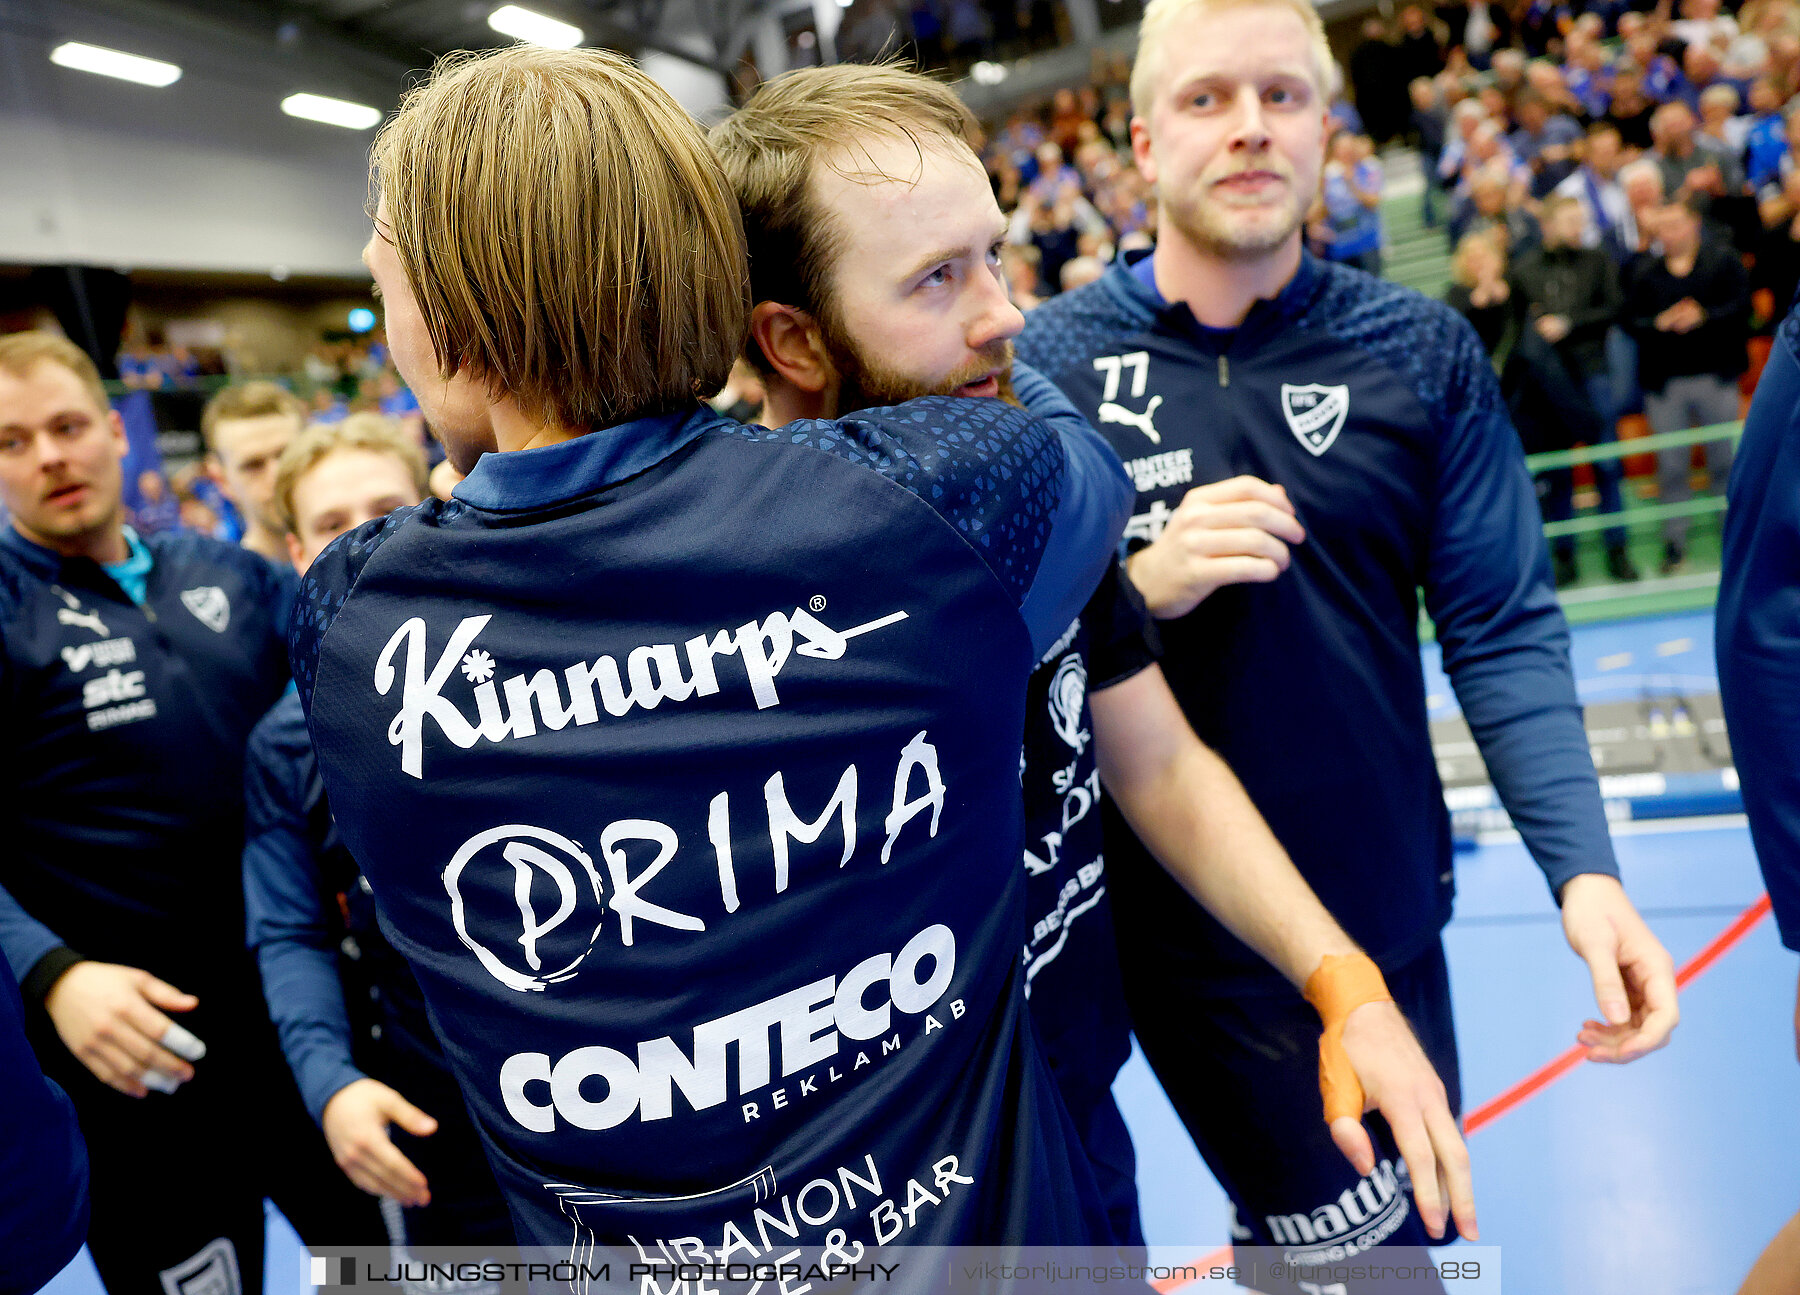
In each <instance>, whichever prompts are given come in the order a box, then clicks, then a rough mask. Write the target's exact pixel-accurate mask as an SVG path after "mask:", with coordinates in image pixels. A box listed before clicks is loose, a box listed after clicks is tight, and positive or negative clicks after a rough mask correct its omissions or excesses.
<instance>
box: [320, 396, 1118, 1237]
mask: <svg viewBox="0 0 1800 1295" xmlns="http://www.w3.org/2000/svg"><path fill="white" fill-rule="evenodd" d="M1128 511H1129V489H1128V486H1127V485H1126V483H1125V481H1124V480H1123V478H1122V476H1121V475H1120V473H1119V469H1118V465H1117V461H1116V460H1115V459H1113V457H1112V456H1111V454H1110V452H1109V451H1107V449H1106V447H1105V446H1104V444H1103V443H1102V442H1100V441H1099V439H1098V438H1097V437H1095V436H1094V434H1093V432H1092V430H1091V429H1089V428H1087V427H1086V425H1085V423H1083V421H1082V420H1081V419H1080V417H1079V416H1078V415H1075V414H1074V411H1073V410H1072V409H1068V408H1067V406H1066V403H1065V404H1064V405H1063V408H1062V410H1061V412H1059V413H1058V414H1057V415H1056V416H1055V417H1054V418H1052V419H1051V420H1050V421H1049V422H1040V421H1038V420H1036V419H1034V418H1032V417H1031V416H1029V415H1027V414H1024V413H1022V412H1020V411H1019V410H1016V409H1013V408H1011V407H1010V406H1007V405H1004V404H1002V403H1000V402H997V401H982V400H960V399H952V398H930V399H925V400H920V401H915V402H911V403H909V404H907V405H903V406H900V407H898V408H895V409H891V410H869V411H865V412H863V413H861V414H858V415H857V416H855V417H854V418H849V419H845V420H841V421H839V422H836V423H830V422H802V423H795V424H791V425H789V426H787V427H785V428H782V429H779V430H777V431H765V430H763V429H760V428H747V427H743V426H741V425H739V424H736V423H733V422H730V421H729V420H726V419H723V418H721V417H719V416H718V415H715V414H712V413H711V412H710V411H703V412H697V413H695V414H693V415H691V416H687V417H682V416H673V417H664V418H656V419H646V420H642V421H639V422H636V423H631V424H627V425H625V426H623V427H616V428H611V429H606V430H604V431H599V432H594V433H591V434H589V435H586V436H583V437H580V438H578V439H576V440H573V441H570V442H567V443H564V444H560V445H554V446H550V447H545V448H542V449H535V450H529V451H521V452H517V453H509V454H498V455H488V456H486V457H484V458H483V459H482V460H481V461H480V463H479V464H478V465H477V466H476V469H475V471H474V472H473V473H472V474H471V475H470V477H469V479H468V480H467V481H465V482H463V483H462V485H461V486H459V487H458V488H457V498H456V499H455V500H453V501H452V502H450V503H448V504H445V503H439V502H436V501H433V502H428V503H426V504H424V505H422V506H421V507H420V508H418V509H416V510H403V511H402V512H400V513H396V514H394V515H393V516H392V517H391V518H389V519H387V520H386V521H384V522H381V523H374V524H371V525H369V526H366V527H363V528H360V529H359V530H357V531H354V532H352V533H351V534H349V535H347V536H345V537H343V538H342V539H340V540H339V541H337V542H336V543H335V544H334V545H333V546H332V547H331V548H330V549H328V550H327V551H326V553H325V554H324V555H323V556H322V557H321V558H320V559H319V560H318V562H316V563H315V564H314V565H313V567H312V569H311V570H310V571H309V572H308V573H307V576H306V578H305V580H304V582H303V588H302V607H301V609H300V615H299V617H298V618H297V626H296V632H295V641H294V645H293V661H294V665H295V670H296V675H295V677H296V680H297V682H298V683H299V685H300V691H301V696H302V699H303V700H305V701H307V703H308V721H309V725H310V728H311V731H312V736H313V742H314V749H315V751H316V752H317V753H318V759H319V767H320V770H321V772H322V773H323V775H324V779H325V784H326V788H327V791H328V793H329V795H330V797H331V803H332V806H333V809H334V811H335V813H336V815H337V818H338V822H339V825H340V828H341V830H342V831H343V834H344V839H345V842H346V844H347V845H348V846H349V848H350V850H351V853H352V854H353V855H354V856H355V858H356V859H357V860H358V861H359V862H360V863H361V864H362V865H363V868H364V871H365V875H366V876H367V877H368V878H369V880H370V882H371V884H372V886H373V889H374V894H375V899H376V904H377V908H378V911H379V913H380V916H381V920H382V925H383V928H384V930H386V931H387V933H388V935H389V937H390V939H391V940H392V942H393V944H394V946H395V947H396V948H397V949H399V950H400V952H401V953H402V954H403V955H404V956H405V957H406V959H407V960H408V962H409V963H411V964H412V966H413V969H414V971H415V972H416V973H417V975H418V979H419V984H420V987H421V988H422V990H423V991H424V994H425V998H426V1002H427V1004H428V1006H429V1008H430V1011H431V1013H432V1017H433V1023H434V1024H435V1025H436V1027H437V1030H438V1034H439V1036H440V1037H441V1038H442V1039H443V1041H444V1046H445V1053H446V1056H447V1057H448V1059H449V1061H450V1063H451V1067H452V1069H453V1070H454V1072H455V1073H456V1075H457V1078H458V1080H459V1082H460V1083H461V1084H462V1086H463V1091H464V1095H465V1097H466V1098H467V1100H468V1103H469V1107H470V1110H471V1112H472V1113H473V1115H474V1117H475V1121H476V1124H477V1126H478V1127H479V1128H480V1130H481V1131H482V1134H483V1137H484V1139H485V1141H486V1142H487V1145H488V1148H489V1152H490V1156H491V1158H492V1159H493V1162H494V1166H495V1170H496V1174H497V1176H498V1178H499V1180H500V1185H501V1189H502V1191H503V1192H504V1193H505V1194H506V1196H507V1198H508V1203H509V1205H510V1206H511V1208H512V1211H513V1216H514V1221H515V1223H516V1225H517V1230H518V1233H519V1238H520V1240H521V1241H522V1242H525V1243H527V1244H540V1245H553V1246H558V1247H567V1246H569V1245H570V1244H571V1243H572V1242H573V1243H574V1244H576V1245H577V1246H582V1245H585V1244H589V1243H592V1242H595V1241H599V1242H603V1243H606V1242H611V1243H620V1244H631V1243H635V1244H637V1245H638V1246H640V1247H642V1248H643V1249H644V1251H645V1252H646V1253H649V1254H656V1253H658V1251H659V1249H662V1250H664V1251H665V1252H671V1251H672V1250H673V1249H674V1248H675V1245H676V1243H677V1242H682V1243H683V1245H684V1246H685V1245H686V1241H685V1240H684V1239H688V1238H698V1239H699V1240H698V1242H697V1243H696V1244H698V1245H700V1246H703V1247H704V1248H705V1249H706V1250H708V1251H711V1252H712V1253H713V1254H714V1255H715V1256H716V1257H719V1258H722V1259H727V1260H742V1259H744V1258H746V1257H750V1256H759V1255H763V1254H766V1253H769V1252H771V1251H778V1250H779V1249H780V1248H783V1247H787V1246H791V1245H794V1244H819V1245H838V1246H840V1247H846V1246H847V1247H849V1249H850V1251H852V1252H856V1253H860V1249H859V1248H860V1247H864V1246H868V1245H875V1244H887V1243H890V1242H892V1243H908V1244H948V1243H966V1242H974V1241H981V1240H993V1241H998V1240H1003V1239H1004V1240H1014V1241H1024V1242H1044V1243H1047V1242H1051V1241H1071V1242H1084V1241H1088V1240H1104V1239H1105V1237H1106V1230H1105V1229H1106V1224H1105V1222H1104V1220H1103V1219H1102V1218H1101V1217H1100V1214H1099V1210H1098V1203H1097V1200H1096V1199H1095V1191H1094V1187H1093V1183H1092V1179H1091V1175H1088V1174H1087V1173H1086V1172H1085V1167H1084V1166H1083V1165H1082V1164H1081V1162H1080V1160H1079V1157H1078V1156H1077V1155H1076V1154H1074V1153H1073V1152H1072V1151H1071V1148H1070V1146H1069V1138H1070V1135H1069V1133H1068V1132H1067V1116H1066V1115H1065V1114H1064V1112H1063V1110H1062V1108H1061V1105H1060V1103H1058V1102H1057V1100H1056V1098H1055V1095H1054V1085H1053V1081H1052V1080H1051V1079H1050V1076H1049V1074H1048V1071H1047V1069H1046V1068H1045V1066H1044V1064H1043V1061H1042V1058H1041V1056H1040V1054H1039V1053H1038V1051H1037V1048H1036V1046H1035V1043H1034V1040H1033V1038H1032V1036H1031V1033H1030V1031H1029V1029H1027V1028H1025V1027H1024V1020H1023V1012H1024V1010H1025V1006H1024V997H1023V993H1022V982H1023V969H1022V967H1021V965H1020V962H1019V959H1018V956H1017V953H1018V938H1019V932H1020V931H1021V930H1022V929H1023V928H1024V925H1025V913H1024V877H1023V872H1022V870H1021V869H1020V868H1019V867H1018V864H1017V861H1018V859H1019V857H1020V856H1019V851H1020V848H1021V842H1022V838H1023V822H1022V814H1021V807H1020V797H1019V789H1018V782H1017V779H1018V755H1019V750H1020V742H1021V739H1022V730H1023V709H1024V698H1025V685H1026V681H1027V678H1028V676H1029V674H1030V671H1031V667H1032V664H1033V662H1035V661H1036V659H1037V658H1038V656H1040V655H1041V654H1042V653H1043V652H1044V651H1045V650H1046V649H1047V648H1048V647H1049V645H1050V644H1051V643H1052V642H1053V641H1054V640H1055V638H1056V637H1057V636H1058V635H1059V634H1060V633H1061V631H1062V629H1063V628H1064V627H1065V626H1066V625H1067V624H1068V623H1069V621H1070V620H1071V619H1072V618H1073V616H1074V615H1075V613H1076V611H1078V610H1079V608H1080V606H1081V604H1082V602H1084V601H1085V599H1086V598H1087V596H1088V594H1089V593H1090V592H1091V590H1092V589H1093V587H1094V585H1095V583H1096V582H1097V581H1098V579H1099V576H1100V574H1101V573H1102V571H1103V570H1104V569H1105V567H1106V566H1107V565H1108V564H1109V562H1110V560H1111V546H1112V545H1113V544H1114V543H1115V542H1116V540H1117V537H1118V534H1119V532H1120V530H1121V529H1122V527H1123V524H1124V521H1125V517H1126V514H1127V512H1128Z"/></svg>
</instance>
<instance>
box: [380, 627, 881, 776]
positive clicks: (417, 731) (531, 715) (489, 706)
mask: <svg viewBox="0 0 1800 1295" xmlns="http://www.w3.org/2000/svg"><path fill="white" fill-rule="evenodd" d="M824 610H825V599H824V597H823V596H822V595H815V596H814V597H813V598H811V599H810V600H808V603H807V606H806V607H805V608H801V607H796V608H794V610H793V611H792V612H790V613H783V612H771V613H770V614H769V615H768V616H766V617H764V618H763V619H762V620H760V621H754V620H753V621H748V622H746V623H744V624H742V625H740V626H738V627H737V629H736V630H719V631H718V632H717V633H714V634H711V635H708V634H698V635H696V636H695V637H693V638H691V639H689V640H688V641H687V642H686V643H684V644H680V645H677V644H674V643H652V644H647V645H645V646H643V647H636V648H633V649H631V651H630V653H629V654H627V656H626V658H625V667H624V669H623V670H622V671H621V670H620V668H619V662H618V660H617V659H616V658H614V657H610V656H602V657H599V658H597V659H595V660H594V661H591V662H590V661H577V662H575V663H574V664H573V665H570V666H567V667H565V668H563V670H562V672H561V679H562V682H561V683H560V684H559V683H558V682H557V680H558V675H557V673H556V672H555V671H553V670H550V669H540V670H537V671H534V672H530V673H526V672H521V673H519V674H515V675H512V676H511V677H509V678H507V679H506V680H504V681H503V682H502V681H497V680H495V678H494V675H495V673H496V669H497V667H496V664H495V661H494V657H493V655H492V654H491V653H489V652H488V651H486V650H485V649H482V648H478V647H476V646H475V640H476V639H477V638H478V637H480V635H481V632H482V630H484V629H486V628H487V624H488V622H489V621H490V620H492V619H493V617H492V616H465V617H463V619H462V620H461V621H460V622H458V623H457V626H456V629H455V630H453V631H452V632H451V634H450V639H449V642H447V643H446V644H445V645H444V648H443V651H441V652H440V653H439V654H438V657H437V660H436V661H435V662H434V663H432V665H431V666H430V669H429V672H427V668H426V651H427V649H426V646H425V645H426V639H427V636H428V634H429V630H428V629H427V627H426V625H425V622H424V621H423V620H422V619H420V618H419V617H417V616H415V617H413V618H412V619H411V620H409V621H407V622H406V623H405V624H403V625H402V626H401V627H400V628H399V629H397V630H395V631H394V634H393V637H392V638H390V639H388V641H387V646H386V647H384V648H383V649H382V650H381V656H380V657H379V658H377V660H376V662H375V691H376V692H378V693H380V694H381V695H382V696H383V697H385V696H387V694H388V693H389V692H390V691H391V690H392V689H393V687H394V683H395V680H396V679H398V680H400V681H401V692H400V713H399V714H397V715H395V716H394V719H393V722H392V723H391V724H390V725H389V726H388V741H389V742H390V743H392V744H393V745H394V746H397V747H399V748H400V768H401V770H402V771H404V772H406V773H409V774H411V775H412V776H413V777H415V778H423V777H424V776H425V753H424V739H425V721H426V720H427V719H430V720H431V721H432V722H433V723H435V724H436V725H437V727H438V731H439V732H441V733H442V734H443V735H444V736H445V737H447V738H449V739H450V741H451V742H452V743H454V744H455V745H456V746H458V747H461V748H462V749H464V750H467V749H468V748H470V747H472V746H474V745H475V743H477V742H479V741H481V740H483V739H485V740H487V741H489V742H504V741H507V740H509V739H517V738H528V737H532V736H535V735H536V733H537V732H538V727H539V726H540V725H542V726H543V727H544V728H547V729H561V728H565V727H567V726H568V725H569V724H575V725H577V726H580V725H585V724H597V723H599V721H600V711H601V709H604V710H605V711H606V713H607V714H608V715H612V716H615V717H616V716H621V715H624V714H626V713H627V712H629V711H630V710H631V709H632V708H633V707H634V706H635V707H642V708H643V709H645V710H654V709H656V707H657V706H659V705H661V704H662V703H663V702H665V701H667V702H683V701H687V700H688V699H690V698H693V697H711V696H713V695H714V694H716V693H717V692H719V690H720V683H719V675H718V669H717V662H718V661H719V660H720V659H722V658H726V657H734V656H735V657H737V658H738V661H739V663H740V665H741V667H742V669H743V672H744V677H745V680H746V681H747V682H748V683H749V685H750V695H751V696H752V697H753V698H754V699H755V701H756V706H757V709H758V710H766V709H767V708H768V707H770V706H779V705H780V704H781V695H780V693H779V692H778V691H777V690H776V687H775V680H776V678H777V676H779V675H780V674H781V671H782V668H783V667H784V666H786V665H787V664H788V661H789V659H790V657H791V656H792V655H793V654H795V653H798V654H799V655H800V656H804V657H814V658H816V659H819V660H823V661H836V660H838V659H839V658H841V657H842V656H843V655H844V652H845V650H846V649H847V648H848V646H849V642H850V640H851V639H853V638H856V637H858V636H859V635H863V634H868V633H870V632H872V631H874V630H878V629H881V628H883V627H885V626H888V625H892V624H894V623H896V622H898V621H903V620H905V619H906V613H905V612H893V613H891V614H889V615H887V616H882V617H879V618H877V619H876V620H872V621H866V622H864V623H863V624H861V625H856V626H852V627H851V628H850V629H847V630H835V629H832V628H831V626H829V625H827V624H825V622H823V621H822V620H820V619H819V618H818V613H820V612H822V611H824ZM402 649H404V650H405V659H404V662H403V663H402V664H401V666H400V667H399V669H398V670H396V668H395V664H394V658H395V656H396V655H398V654H399V653H400V652H401V650H402ZM459 664H460V665H461V667H462V671H461V672H462V675H463V678H465V679H466V680H468V681H469V683H471V684H472V685H474V687H473V691H472V700H473V701H474V703H475V718H474V720H473V721H471V720H470V719H469V718H468V717H467V716H466V715H464V714H463V711H462V710H461V709H460V708H459V707H458V706H457V704H456V703H455V702H453V701H451V700H450V699H449V698H448V697H446V696H444V695H443V694H444V690H445V689H446V688H447V687H449V686H451V683H452V678H453V676H454V675H455V674H456V672H457V666H458V665H459ZM565 687H566V688H567V700H564V692H563V690H564V688H565ZM596 694H598V696H597V697H596ZM502 696H504V697H505V698H506V706H505V712H504V713H502V710H501V702H500V699H501V697H502Z"/></svg>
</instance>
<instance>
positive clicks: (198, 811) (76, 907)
mask: <svg viewBox="0 0 1800 1295" xmlns="http://www.w3.org/2000/svg"><path fill="white" fill-rule="evenodd" d="M144 543H145V544H146V546H147V547H148V548H149V551H150V554H151V559H152V566H151V569H150V573H149V576H148V578H147V583H146V595H145V603H144V605H143V606H141V607H140V606H138V605H137V604H136V603H134V602H132V601H131V599H130V598H128V597H127V596H126V594H125V592H124V590H122V589H120V588H119V586H118V584H117V583H116V582H115V581H114V580H113V579H112V578H111V577H110V576H108V575H107V574H106V572H105V571H104V570H103V569H102V568H101V567H100V566H99V565H97V564H96V563H94V562H92V561H89V560H88V559H85V558H63V557H60V556H58V555H57V554H55V553H53V552H51V551H50V550H48V549H45V548H42V547H40V546H38V545H36V544H33V543H31V542H30V541H28V540H26V539H25V538H23V537H22V536H20V535H19V534H18V533H17V532H16V531H15V530H13V528H11V527H10V526H8V527H4V528H0V731H4V732H5V734H6V741H5V750H4V755H3V756H0V759H4V761H5V776H4V777H0V817H3V818H4V820H5V822H6V824H7V836H8V844H7V849H6V852H5V855H4V857H3V858H0V951H4V953H5V955H6V959H7V961H8V962H9V963H10V964H11V966H12V970H13V973H14V974H15V975H16V976H17V977H18V979H19V981H20V983H21V985H22V986H24V988H25V991H26V997H27V999H28V1000H29V999H32V998H33V997H39V996H41V995H42V993H43V992H44V990H46V989H47V988H48V987H49V982H50V981H51V980H53V979H54V977H55V975H58V974H60V973H61V971H62V970H64V969H66V967H67V966H68V964H69V962H70V961H72V960H74V958H75V956H76V953H75V951H79V954H80V955H81V956H84V957H89V958H96V959H99V960H102V961H107V962H121V963H125V964H127V965H130V966H136V967H142V968H145V969H147V970H149V971H151V972H153V973H155V974H156V975H158V976H160V977H162V978H163V979H164V980H167V981H170V982H171V983H173V984H174V985H176V986H177V987H178V988H181V989H184V990H187V991H189V992H191V993H195V994H199V995H200V996H201V997H202V999H203V1000H205V999H207V998H208V995H207V994H206V992H205V987H206V986H209V985H212V984H215V983H217V984H219V985H220V986H221V987H222V993H223V994H224V995H226V996H232V995H238V994H240V993H241V992H243V991H250V993H251V997H252V998H254V993H253V989H252V984H253V982H252V981H251V980H250V978H249V977H239V976H238V975H237V974H236V972H235V970H234V969H235V968H240V967H244V965H245V964H246V963H247V961H248V959H247V955H246V954H245V952H244V919H243V889H242V885H241V883H240V880H239V878H240V863H239V858H240V852H241V847H242V843H243V836H242V832H243V759H244V744H245V741H246V739H247V738H248V736H249V733H250V730H251V728H252V727H253V726H254V725H255V723H256V721H257V720H258V719H259V718H261V716H262V714H263V712H264V711H266V710H268V708H269V706H270V705H271V703H273V702H274V701H275V699H276V698H277V697H278V696H280V695H281V690H282V688H283V687H284V686H285V684H286V681H287V661H286V659H285V654H284V652H283V650H282V648H283V642H284V638H285V630H286V611H287V608H288V606H289V604H290V603H291V601H292V586H291V584H287V585H284V583H283V581H282V578H281V576H280V574H279V573H278V572H277V571H276V569H275V568H274V567H272V566H270V565H269V563H267V562H265V561H264V560H263V559H262V558H260V557H258V556H257V555H256V554H254V553H250V552H247V551H245V550H242V549H239V548H236V547H234V546H232V545H229V544H222V543H220V542H218V541H216V540H211V539H205V538H202V537H200V536H196V535H187V534H164V535H152V536H148V537H145V539H144ZM246 969H247V968H246ZM34 972H35V974H34ZM240 981H242V983H239V982H240ZM210 1006H213V1004H210V1003H208V1002H204V1001H203V1004H202V1010H203V1011H205V1010H208V1008H209V1007H210ZM217 1006H219V1007H220V1008H223V1006H224V1003H223V1001H221V1002H220V1003H218V1004H217Z"/></svg>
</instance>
